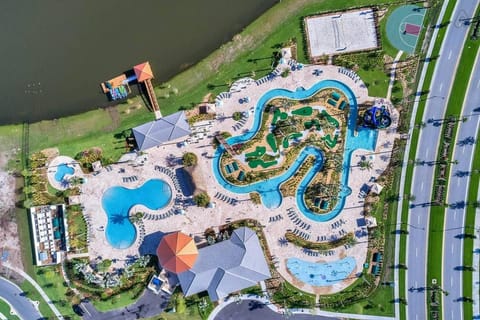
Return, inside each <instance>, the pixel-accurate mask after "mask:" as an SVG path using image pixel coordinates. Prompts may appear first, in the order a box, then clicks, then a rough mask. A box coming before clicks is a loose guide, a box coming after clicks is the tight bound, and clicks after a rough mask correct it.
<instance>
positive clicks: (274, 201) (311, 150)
mask: <svg viewBox="0 0 480 320" xmlns="http://www.w3.org/2000/svg"><path fill="white" fill-rule="evenodd" d="M325 88H335V89H338V90H340V91H342V92H343V93H344V94H345V96H346V97H347V100H348V102H349V104H350V114H349V118H348V123H347V133H346V142H345V152H344V159H343V173H342V178H341V191H340V193H339V199H338V201H337V204H336V206H335V208H333V210H332V211H330V212H328V213H325V214H316V213H314V212H312V211H310V210H309V209H308V208H307V206H306V205H305V201H304V199H303V195H304V192H305V190H306V188H307V186H308V185H309V184H310V181H311V180H312V178H313V177H314V176H315V174H316V173H317V172H318V170H320V169H321V168H322V166H323V158H324V157H323V153H322V151H321V150H319V149H317V148H315V147H305V148H304V149H303V150H302V151H301V152H300V154H299V156H298V157H297V159H296V160H295V162H294V163H293V164H292V165H291V166H290V168H289V169H288V170H287V171H285V172H284V173H283V174H282V175H280V176H277V177H274V178H271V179H268V180H265V181H260V182H256V183H252V184H249V185H243V186H237V185H233V184H231V183H230V182H228V181H227V180H226V179H225V177H223V175H222V173H221V170H220V158H221V155H222V153H223V152H225V149H224V148H223V146H220V147H218V148H217V151H216V153H215V155H214V159H213V172H214V175H215V178H216V179H217V181H218V182H219V183H220V185H222V186H223V187H224V188H225V189H227V190H229V191H231V192H234V193H250V192H253V191H256V192H258V193H259V194H260V196H261V198H262V203H263V204H264V205H265V206H266V207H267V208H269V209H274V208H277V207H279V206H280V205H281V203H282V195H281V193H280V185H281V184H282V183H283V182H284V181H286V180H288V179H289V178H290V177H291V176H292V175H293V174H295V172H296V171H297V170H298V168H299V167H300V165H301V164H302V163H303V161H304V160H305V158H306V157H307V156H308V155H313V156H315V158H316V161H315V163H314V165H313V166H312V168H311V169H310V170H309V171H308V172H307V174H306V175H305V177H304V178H303V180H302V181H301V182H300V185H299V188H298V190H297V193H296V202H297V206H298V208H299V210H300V211H301V212H302V213H303V214H304V215H305V216H306V217H307V218H309V219H312V220H314V221H329V220H331V219H333V218H335V217H336V216H337V215H338V214H339V213H340V211H341V210H342V209H343V207H344V205H345V200H346V197H347V196H348V195H350V194H351V189H350V188H349V187H348V176H349V171H350V160H351V154H352V152H353V151H354V150H356V149H366V150H371V151H373V150H374V149H375V145H376V141H377V134H378V133H377V131H376V130H370V129H366V128H359V129H358V132H357V134H356V135H355V132H354V131H355V128H356V123H357V116H358V108H357V101H356V99H355V95H354V93H353V92H352V91H351V90H350V88H349V87H347V86H346V85H345V84H343V83H342V82H339V81H335V80H322V81H319V82H317V83H316V84H314V85H313V86H312V87H310V88H309V89H305V88H303V87H299V88H297V90H296V91H290V90H287V89H273V90H270V91H268V92H266V93H265V94H264V95H263V96H262V97H260V99H259V100H258V102H257V105H256V106H255V118H254V123H253V125H252V128H251V129H250V130H249V131H248V132H246V133H245V134H243V135H239V136H234V137H231V138H229V139H227V142H228V143H229V144H230V145H233V144H237V143H242V142H246V141H248V140H250V139H252V138H253V137H254V136H255V135H256V133H257V132H258V130H259V129H260V126H261V123H262V116H263V112H262V111H263V109H264V107H265V106H266V104H267V103H268V101H270V100H272V99H273V98H277V97H286V98H289V99H295V100H301V99H306V98H308V97H311V96H313V95H314V94H316V93H317V92H318V91H320V90H322V89H325Z"/></svg>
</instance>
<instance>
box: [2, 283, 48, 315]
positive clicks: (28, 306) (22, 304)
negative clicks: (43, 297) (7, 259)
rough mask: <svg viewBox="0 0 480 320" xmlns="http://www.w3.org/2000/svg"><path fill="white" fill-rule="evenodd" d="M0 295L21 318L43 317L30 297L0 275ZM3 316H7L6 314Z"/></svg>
mask: <svg viewBox="0 0 480 320" xmlns="http://www.w3.org/2000/svg"><path fill="white" fill-rule="evenodd" d="M0 296H1V297H2V298H3V299H5V300H7V301H8V303H10V305H12V306H13V308H14V309H15V311H16V312H17V314H18V315H19V316H20V317H21V318H22V319H43V318H42V315H41V314H40V312H38V310H37V309H36V308H35V307H34V305H33V303H32V302H31V301H30V299H28V298H27V297H26V296H25V295H24V294H23V291H22V290H20V288H18V287H17V286H15V285H14V284H12V283H11V282H10V281H7V280H5V279H4V278H2V277H0ZM5 316H7V317H8V315H5Z"/></svg>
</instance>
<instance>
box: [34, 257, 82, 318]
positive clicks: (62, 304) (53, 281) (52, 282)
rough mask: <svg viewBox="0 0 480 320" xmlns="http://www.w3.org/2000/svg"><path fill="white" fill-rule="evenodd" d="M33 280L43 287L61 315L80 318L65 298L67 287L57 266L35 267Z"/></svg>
mask: <svg viewBox="0 0 480 320" xmlns="http://www.w3.org/2000/svg"><path fill="white" fill-rule="evenodd" d="M35 270H36V275H35V280H36V281H37V283H38V284H39V285H40V286H41V287H42V288H43V290H44V291H45V293H46V294H47V295H48V297H49V298H50V300H52V302H53V303H54V304H55V306H56V307H57V309H58V310H59V311H60V312H61V314H62V315H63V316H69V317H71V318H72V319H80V318H79V317H78V316H77V315H76V314H75V313H74V312H73V309H72V305H71V303H70V302H69V301H68V298H67V295H66V293H67V289H68V287H67V286H66V284H65V283H64V279H63V277H62V273H61V270H60V267H59V266H52V267H41V268H39V267H37V268H35Z"/></svg>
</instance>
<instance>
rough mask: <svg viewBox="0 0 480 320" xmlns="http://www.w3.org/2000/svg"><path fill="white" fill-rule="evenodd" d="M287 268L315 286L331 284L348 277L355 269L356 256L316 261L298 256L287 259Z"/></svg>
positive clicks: (301, 279) (300, 278)
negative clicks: (305, 259)
mask: <svg viewBox="0 0 480 320" xmlns="http://www.w3.org/2000/svg"><path fill="white" fill-rule="evenodd" d="M287 269H288V271H290V273H291V274H292V275H293V276H295V278H297V279H298V280H300V281H302V282H304V283H307V284H309V285H311V286H315V287H326V286H331V285H333V284H335V283H338V282H340V281H343V280H344V279H346V278H348V277H349V276H350V274H351V273H352V272H353V270H354V269H355V258H353V257H346V258H343V259H341V260H337V261H334V262H329V263H314V262H308V261H304V260H301V259H297V258H290V259H288V260H287Z"/></svg>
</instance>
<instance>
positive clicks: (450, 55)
mask: <svg viewBox="0 0 480 320" xmlns="http://www.w3.org/2000/svg"><path fill="white" fill-rule="evenodd" d="M452 53H453V52H452V50H450V53H449V54H448V60H450V59H451V58H452Z"/></svg>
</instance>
